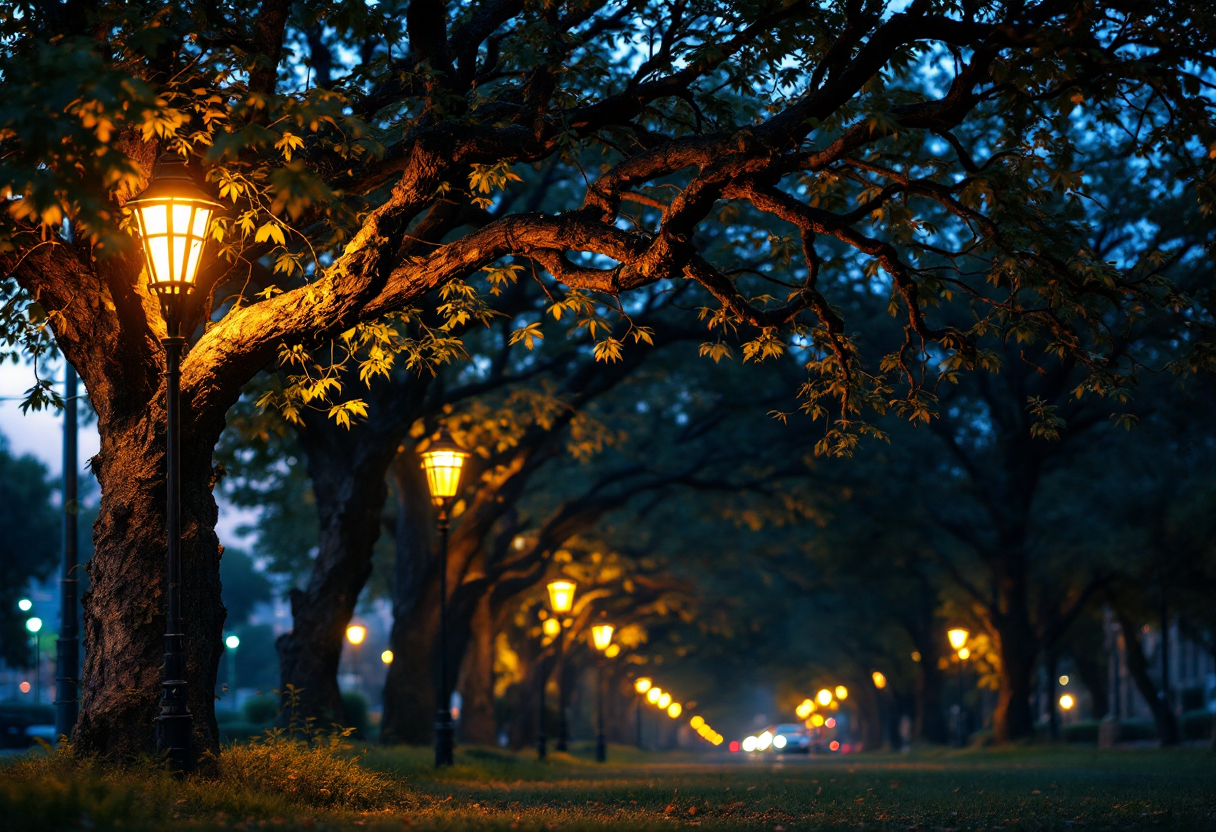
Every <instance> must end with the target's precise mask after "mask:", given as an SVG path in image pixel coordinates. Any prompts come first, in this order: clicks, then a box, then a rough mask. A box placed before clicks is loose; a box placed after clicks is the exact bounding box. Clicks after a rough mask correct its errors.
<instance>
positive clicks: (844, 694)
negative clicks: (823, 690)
mask: <svg viewBox="0 0 1216 832" xmlns="http://www.w3.org/2000/svg"><path fill="white" fill-rule="evenodd" d="M836 698H837V699H848V698H849V689H848V688H846V687H845V686H844V685H837V686H836Z"/></svg>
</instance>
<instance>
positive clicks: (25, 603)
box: [17, 598, 34, 612]
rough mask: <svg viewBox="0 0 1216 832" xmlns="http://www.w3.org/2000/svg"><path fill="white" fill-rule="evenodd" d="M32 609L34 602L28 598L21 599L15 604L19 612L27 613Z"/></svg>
mask: <svg viewBox="0 0 1216 832" xmlns="http://www.w3.org/2000/svg"><path fill="white" fill-rule="evenodd" d="M33 608H34V602H33V601H31V600H30V599H29V598H22V599H21V600H20V601H18V602H17V609H19V610H21V611H22V612H29V611H30V610H32V609H33Z"/></svg>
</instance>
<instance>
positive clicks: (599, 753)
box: [591, 623, 612, 763]
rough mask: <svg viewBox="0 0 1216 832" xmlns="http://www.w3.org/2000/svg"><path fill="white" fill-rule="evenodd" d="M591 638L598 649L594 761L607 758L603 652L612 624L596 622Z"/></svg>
mask: <svg viewBox="0 0 1216 832" xmlns="http://www.w3.org/2000/svg"><path fill="white" fill-rule="evenodd" d="M591 640H592V641H593V642H594V643H595V649H596V650H599V651H600V660H599V679H598V681H599V685H598V688H599V690H598V691H596V704H597V707H596V722H595V724H596V732H595V761H596V762H597V763H602V762H605V761H606V760H607V759H608V747H607V745H605V743H604V655H603V654H604V652H605V651H607V649H608V647H609V646H610V645H611V644H612V625H611V624H606V623H600V624H596V625H595V626H594V627H592V628H591Z"/></svg>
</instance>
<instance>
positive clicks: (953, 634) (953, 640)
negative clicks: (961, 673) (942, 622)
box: [946, 627, 971, 650]
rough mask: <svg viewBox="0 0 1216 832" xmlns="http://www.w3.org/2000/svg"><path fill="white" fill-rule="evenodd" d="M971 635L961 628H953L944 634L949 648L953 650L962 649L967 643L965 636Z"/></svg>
mask: <svg viewBox="0 0 1216 832" xmlns="http://www.w3.org/2000/svg"><path fill="white" fill-rule="evenodd" d="M969 635H971V634H970V633H969V632H967V631H966V630H964V629H963V628H962V627H955V628H954V629H952V630H949V631H947V632H946V638H948V639H950V646H951V647H953V648H954V649H955V650H960V649H962V646H963V645H964V644H966V643H967V636H969Z"/></svg>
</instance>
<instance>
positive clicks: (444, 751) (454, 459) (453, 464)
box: [422, 428, 469, 768]
mask: <svg viewBox="0 0 1216 832" xmlns="http://www.w3.org/2000/svg"><path fill="white" fill-rule="evenodd" d="M468 458H469V452H468V451H466V450H464V449H463V448H461V447H460V446H459V445H457V444H456V442H455V441H453V439H452V435H451V434H450V433H448V430H447V428H443V429H442V430H440V432H439V435H438V436H437V437H435V439H433V440H432V441H431V443H430V444H429V445H428V446H427V448H426V450H425V451H423V452H422V468H423V470H424V471H426V483H427V486H428V487H429V488H430V490H431V502H432V503H434V504H435V507H436V508H437V509H438V514H437V516H436V522H437V525H438V527H439V701H438V703H437V705H436V707H435V767H436V768H439V767H441V766H450V765H452V763H453V762H454V758H453V752H452V746H453V744H454V740H455V734H456V729H455V726H454V725H453V724H452V694H451V689H450V688H449V687H448V529H449V528H450V526H451V517H450V516H449V512H450V510H451V507H452V501H453V500H454V499H455V497H456V495H457V494H458V493H459V492H460V478H461V475H462V474H463V473H464V464H465V462H466V461H467V460H468Z"/></svg>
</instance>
